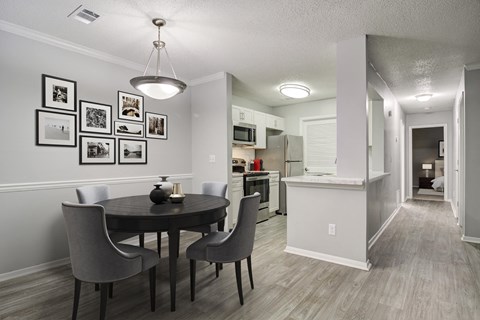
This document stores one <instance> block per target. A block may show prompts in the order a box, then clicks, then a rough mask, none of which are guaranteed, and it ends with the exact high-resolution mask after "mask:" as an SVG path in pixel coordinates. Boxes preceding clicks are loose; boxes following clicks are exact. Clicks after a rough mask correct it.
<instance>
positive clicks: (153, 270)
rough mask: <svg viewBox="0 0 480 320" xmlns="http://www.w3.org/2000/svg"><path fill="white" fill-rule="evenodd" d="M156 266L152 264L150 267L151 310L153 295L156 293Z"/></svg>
mask: <svg viewBox="0 0 480 320" xmlns="http://www.w3.org/2000/svg"><path fill="white" fill-rule="evenodd" d="M156 270H157V269H156V267H155V266H153V267H151V268H150V272H149V274H150V310H151V311H152V312H154V311H155V297H156V295H157V293H156V289H157V278H156V274H157V271H156Z"/></svg>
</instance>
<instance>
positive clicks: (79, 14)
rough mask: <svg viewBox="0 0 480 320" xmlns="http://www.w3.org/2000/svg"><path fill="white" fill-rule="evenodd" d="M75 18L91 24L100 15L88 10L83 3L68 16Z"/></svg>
mask: <svg viewBox="0 0 480 320" xmlns="http://www.w3.org/2000/svg"><path fill="white" fill-rule="evenodd" d="M70 17H72V18H74V19H76V20H78V21H80V22H83V23H85V24H90V23H92V22H93V21H95V20H97V19H98V18H99V17H100V15H98V14H96V13H95V12H93V11H90V10H87V9H82V5H80V6H78V7H77V9H75V10H73V11H72V13H70V14H69V15H68V16H67V18H70Z"/></svg>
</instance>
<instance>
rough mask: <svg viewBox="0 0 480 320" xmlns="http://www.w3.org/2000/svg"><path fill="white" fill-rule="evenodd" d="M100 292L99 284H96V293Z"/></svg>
mask: <svg viewBox="0 0 480 320" xmlns="http://www.w3.org/2000/svg"><path fill="white" fill-rule="evenodd" d="M99 290H100V285H99V284H98V283H95V291H99Z"/></svg>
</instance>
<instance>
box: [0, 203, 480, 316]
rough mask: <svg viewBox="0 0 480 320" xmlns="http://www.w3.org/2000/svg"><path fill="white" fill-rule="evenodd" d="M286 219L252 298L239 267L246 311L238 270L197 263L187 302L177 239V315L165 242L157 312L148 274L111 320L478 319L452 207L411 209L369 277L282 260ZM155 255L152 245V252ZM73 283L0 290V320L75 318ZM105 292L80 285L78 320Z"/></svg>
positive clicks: (263, 236) (117, 302)
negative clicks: (194, 286) (192, 292)
mask: <svg viewBox="0 0 480 320" xmlns="http://www.w3.org/2000/svg"><path fill="white" fill-rule="evenodd" d="M286 219H287V217H285V216H276V217H274V218H272V219H270V220H269V221H267V222H264V223H261V224H259V225H257V233H256V243H255V249H254V254H253V256H252V264H253V277H254V281H255V289H254V290H251V289H250V287H249V284H248V274H247V268H246V263H243V264H242V271H243V273H242V277H243V289H244V298H245V304H244V306H240V304H239V301H238V296H237V288H236V284H235V271H234V266H233V265H232V264H229V265H225V267H224V269H223V270H222V271H221V273H220V278H218V279H216V278H215V268H214V267H213V266H211V265H209V264H208V263H198V264H197V291H196V301H195V302H191V301H190V295H189V273H188V268H189V264H188V261H187V259H186V258H185V254H184V253H183V254H182V252H184V251H185V248H186V246H188V245H189V244H190V243H191V242H193V241H195V240H196V239H198V237H199V235H198V234H195V233H184V234H182V236H181V254H180V257H179V259H178V285H177V311H176V312H173V313H172V312H170V307H169V301H170V300H169V285H168V276H167V275H168V259H167V258H166V256H167V251H168V250H167V242H166V241H165V240H164V241H163V243H162V254H163V258H162V259H161V262H160V265H159V267H158V269H157V300H156V301H157V310H156V312H154V313H152V312H150V311H149V291H148V273H146V274H141V275H138V276H136V277H134V278H132V279H128V280H125V281H121V282H118V283H116V284H115V288H114V298H113V299H110V300H109V301H108V306H107V319H142V320H150V319H165V320H167V319H185V320H187V319H188V320H191V319H222V320H223V319H225V320H235V319H262V320H263V319H271V320H277V319H288V320H303V319H328V320H333V319H338V320H347V319H352V320H353V319H358V320H359V319H368V320H376V319H379V320H380V319H381V320H388V319H396V320H417V319H432V320H442V319H452V320H453V319H455V320H476V319H480V290H479V288H480V247H479V246H477V245H472V244H469V243H464V242H462V241H461V240H460V231H459V228H458V227H457V225H456V222H455V219H454V217H453V214H452V211H451V209H450V204H449V203H446V202H440V201H421V200H410V201H408V202H407V203H405V204H404V205H403V207H402V209H401V210H400V212H399V213H398V214H397V216H396V217H395V219H394V220H393V221H392V223H391V224H390V226H389V228H388V229H387V230H386V231H385V232H384V234H383V235H382V236H381V237H380V239H379V240H378V241H377V243H376V244H375V246H374V247H373V248H372V249H371V250H370V252H369V257H370V260H371V262H372V263H373V268H372V270H371V271H370V272H365V271H361V270H357V269H353V268H349V267H344V266H339V265H335V264H331V263H327V262H323V261H318V260H313V259H309V258H305V257H300V256H296V255H292V254H287V253H284V252H283V249H284V248H285V245H286ZM147 245H148V246H151V247H153V248H154V246H155V244H154V243H148V244H147ZM72 300H73V278H72V276H71V272H70V268H69V266H63V267H59V268H55V269H51V270H48V271H44V272H38V273H35V274H32V275H28V276H24V277H20V278H17V279H12V280H8V281H4V282H2V283H0V319H5V320H7V319H8V320H12V319H22V320H33V319H69V318H70V315H71V310H72ZM98 312H99V293H98V292H95V291H94V287H93V285H91V284H86V285H83V287H82V294H81V298H80V309H79V314H78V319H79V320H81V319H85V320H86V319H98Z"/></svg>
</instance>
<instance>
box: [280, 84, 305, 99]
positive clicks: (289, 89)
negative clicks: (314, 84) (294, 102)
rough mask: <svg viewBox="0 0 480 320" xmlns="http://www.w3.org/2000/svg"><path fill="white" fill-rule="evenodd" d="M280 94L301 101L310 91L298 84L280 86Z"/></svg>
mask: <svg viewBox="0 0 480 320" xmlns="http://www.w3.org/2000/svg"><path fill="white" fill-rule="evenodd" d="M280 93H281V94H283V95H284V96H287V97H289V98H293V99H301V98H305V97H308V96H309V95H310V89H309V88H307V87H305V86H302V85H299V84H287V83H286V84H282V85H281V86H280Z"/></svg>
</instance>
